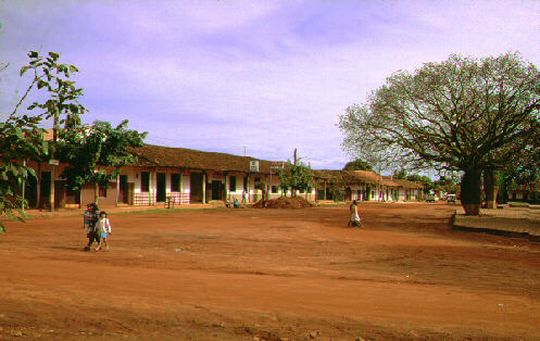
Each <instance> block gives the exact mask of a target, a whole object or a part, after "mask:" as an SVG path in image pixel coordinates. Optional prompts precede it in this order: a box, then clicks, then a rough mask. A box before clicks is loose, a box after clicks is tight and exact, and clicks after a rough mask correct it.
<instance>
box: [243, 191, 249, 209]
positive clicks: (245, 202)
mask: <svg viewBox="0 0 540 341" xmlns="http://www.w3.org/2000/svg"><path fill="white" fill-rule="evenodd" d="M247 198H248V192H247V191H246V189H245V188H244V190H243V191H242V203H243V204H244V205H246V204H247Z"/></svg>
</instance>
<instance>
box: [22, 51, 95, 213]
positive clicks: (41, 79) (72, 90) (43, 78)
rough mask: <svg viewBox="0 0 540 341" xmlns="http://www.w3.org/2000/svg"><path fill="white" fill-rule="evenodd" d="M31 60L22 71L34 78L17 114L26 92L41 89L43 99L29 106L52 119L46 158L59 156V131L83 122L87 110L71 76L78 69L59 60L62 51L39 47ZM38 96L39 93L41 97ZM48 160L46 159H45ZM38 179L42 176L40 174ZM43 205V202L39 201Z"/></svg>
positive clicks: (51, 198)
mask: <svg viewBox="0 0 540 341" xmlns="http://www.w3.org/2000/svg"><path fill="white" fill-rule="evenodd" d="M28 58H29V59H30V61H29V62H28V64H27V65H24V66H23V67H22V68H21V70H20V75H21V76H23V75H25V74H26V73H30V74H31V75H32V81H31V83H30V85H29V86H28V88H27V90H26V92H25V93H24V95H23V96H22V97H21V99H20V101H19V102H18V103H17V105H16V106H15V110H14V112H13V113H14V114H15V113H16V112H17V111H18V110H19V109H20V107H21V106H22V104H23V103H25V101H26V99H27V96H28V95H29V94H30V93H31V92H32V91H33V90H37V91H39V92H42V95H41V98H40V99H41V100H38V101H35V102H33V103H32V104H31V105H30V106H29V107H28V110H34V109H35V110H38V111H39V112H38V114H37V116H39V117H42V118H45V119H52V121H53V139H52V141H51V143H50V144H49V154H48V156H47V159H53V160H54V159H57V155H56V149H57V147H56V144H57V140H58V131H59V130H60V129H61V126H62V125H63V126H64V127H66V128H69V127H74V126H77V125H79V124H80V122H81V121H80V115H82V114H83V113H85V112H86V108H85V107H84V106H83V105H82V104H80V103H79V99H80V98H81V96H82V95H83V90H82V88H78V87H77V86H76V85H75V81H73V80H72V79H71V76H72V75H73V74H74V73H77V72H79V69H78V68H77V67H76V66H74V65H72V64H64V63H60V55H59V54H58V53H56V52H49V53H48V54H47V55H46V56H43V55H40V54H39V53H38V52H36V51H30V52H28ZM38 98H39V97H38ZM43 161H46V160H43ZM54 173H55V167H54V166H53V167H52V168H51V177H52V178H53V179H54V178H55V174H54ZM38 181H39V177H38ZM54 191H55V186H54V181H51V187H50V190H49V192H50V195H49V203H50V208H51V210H54V206H55V205H54V198H55V194H54ZM40 205H41V203H40Z"/></svg>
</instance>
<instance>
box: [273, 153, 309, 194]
mask: <svg viewBox="0 0 540 341" xmlns="http://www.w3.org/2000/svg"><path fill="white" fill-rule="evenodd" d="M278 176H279V180H280V182H281V187H282V188H283V189H284V193H286V191H287V189H290V190H291V197H295V196H296V192H297V191H308V190H309V189H310V188H311V183H312V180H313V171H312V170H311V167H310V166H309V165H306V164H304V163H303V162H302V160H301V159H300V158H299V157H297V151H296V148H295V149H294V156H293V161H292V162H291V160H287V162H286V164H285V167H284V168H283V169H279V170H278Z"/></svg>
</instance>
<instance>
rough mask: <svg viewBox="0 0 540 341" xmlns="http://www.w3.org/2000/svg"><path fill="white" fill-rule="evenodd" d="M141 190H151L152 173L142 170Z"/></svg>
mask: <svg viewBox="0 0 540 341" xmlns="http://www.w3.org/2000/svg"><path fill="white" fill-rule="evenodd" d="M141 192H150V173H149V172H141Z"/></svg>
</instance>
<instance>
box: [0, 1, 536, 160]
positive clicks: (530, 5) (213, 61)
mask: <svg viewBox="0 0 540 341" xmlns="http://www.w3.org/2000/svg"><path fill="white" fill-rule="evenodd" d="M0 24H1V28H0V61H3V62H9V63H10V66H9V68H8V70H7V71H4V72H3V73H1V74H0V117H1V118H5V115H6V113H7V112H8V111H9V110H10V108H13V105H14V103H16V101H17V96H20V92H21V91H23V90H24V89H25V85H27V84H28V83H29V81H28V78H25V79H21V78H19V77H18V70H19V68H20V66H22V65H23V64H24V63H26V62H27V57H26V53H27V52H28V51H29V50H38V51H40V52H42V53H46V52H48V51H57V52H59V53H60V54H61V60H62V61H63V62H66V63H71V64H75V65H77V66H78V67H79V68H80V70H81V72H80V74H78V76H77V77H76V78H75V80H76V81H77V84H78V86H80V87H82V88H84V89H85V96H84V97H83V99H82V103H83V104H84V105H85V106H86V107H87V108H88V109H89V110H90V113H89V114H87V115H86V116H85V117H84V118H83V119H84V120H85V121H87V122H90V121H93V120H96V119H99V120H108V121H112V122H113V123H118V122H120V120H121V119H124V118H127V119H129V121H130V127H131V128H134V129H137V130H141V131H148V132H149V136H148V138H147V140H146V142H147V143H152V144H159V145H167V146H177V147H186V148H194V149H200V150H207V151H222V152H227V153H233V154H238V155H242V154H243V152H244V147H246V148H247V153H248V154H249V155H252V156H254V157H258V158H262V159H268V160H284V159H287V158H291V157H292V152H293V149H294V147H297V148H298V151H299V155H300V156H302V157H303V158H304V160H305V161H308V162H310V163H311V165H312V166H313V168H341V167H343V165H344V164H345V162H347V161H348V160H349V157H348V156H347V155H346V154H345V153H344V152H343V151H342V150H341V147H340V144H341V141H342V135H341V132H340V131H339V129H338V128H337V126H336V125H337V123H338V115H340V114H342V113H343V112H344V110H345V108H346V107H347V106H349V105H351V104H353V103H362V102H364V101H365V100H366V97H367V95H368V94H369V93H370V92H371V91H372V90H374V89H376V88H377V87H379V86H380V85H382V84H383V82H384V80H385V77H387V76H389V75H390V74H391V73H392V72H394V71H396V70H399V69H407V70H413V69H414V68H416V67H419V66H421V65H422V63H424V62H429V61H440V60H444V59H446V58H447V57H448V55H449V54H451V53H461V54H464V55H472V56H477V57H482V56H486V55H498V54H500V53H503V52H506V51H514V50H518V51H520V52H521V53H522V56H523V57H524V58H525V59H526V60H529V61H531V62H533V63H534V64H536V65H537V66H539V65H540V43H539V37H540V1H510V0H508V1H493V0H491V1H360V0H358V1H338V0H336V1H330V0H327V1H323V0H321V1H317V0H307V1H291V0H288V1H270V0H269V1H266V0H265V1H263V0H260V1H255V0H249V1H248V0H245V1H234V0H227V1H225V0H221V1H195V0H193V1H165V0H163V1H159V0H155V1H151V0H146V1H142V0H140V1H136V0H129V1H128V0H126V1H118V0H115V1H105V0H103V1H99V0H97V1H75V0H71V1H68V0H65V1H61V0H57V1H56V0H48V1H41V0H34V1H25V0H17V1H9V0H0ZM17 91H19V92H17Z"/></svg>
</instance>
